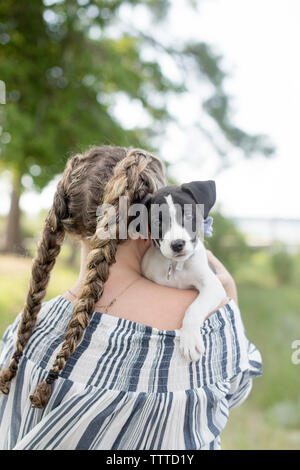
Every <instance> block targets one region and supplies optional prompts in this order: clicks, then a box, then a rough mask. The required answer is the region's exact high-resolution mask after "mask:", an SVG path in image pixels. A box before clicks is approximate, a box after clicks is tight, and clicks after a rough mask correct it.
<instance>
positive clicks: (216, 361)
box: [0, 295, 262, 450]
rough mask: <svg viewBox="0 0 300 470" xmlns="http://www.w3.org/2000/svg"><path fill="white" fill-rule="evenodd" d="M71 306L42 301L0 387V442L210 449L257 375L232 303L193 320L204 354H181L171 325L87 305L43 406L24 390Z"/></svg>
mask: <svg viewBox="0 0 300 470" xmlns="http://www.w3.org/2000/svg"><path fill="white" fill-rule="evenodd" d="M73 308H74V304H73V303H72V302H70V301H69V300H66V299H65V298H64V297H62V296H61V295H59V296H57V297H55V298H53V299H51V300H49V301H47V302H44V303H43V305H42V308H41V311H40V313H39V316H38V322H37V325H36V328H35V330H34V332H33V333H32V335H31V337H30V339H29V342H28V344H27V346H26V348H25V350H24V354H23V356H22V358H21V360H20V363H19V370H18V373H17V376H16V377H15V378H14V379H13V380H12V383H11V387H10V392H9V394H8V395H3V394H0V449H48V450H49V449H90V450H92V449H105V450H117V449H120V450H133V449H137V450H141V449H147V450H187V449H189V450H198V449H199V450H200V449H220V433H221V431H222V430H223V429H224V427H225V425H226V422H227V420H228V414H229V409H230V408H231V407H233V406H236V405H239V404H240V403H242V402H243V401H244V400H245V399H246V398H247V396H248V395H249V392H250V390H251V387H252V379H253V377H255V376H258V375H261V373H262V361H261V355H260V353H259V351H258V350H257V349H256V347H255V346H254V345H253V344H252V343H251V342H250V341H249V340H248V339H247V337H246V335H245V330H244V325H243V322H242V319H241V315H240V312H239V308H238V306H237V305H236V303H235V302H234V301H233V300H232V299H229V300H228V303H227V304H226V305H225V306H223V307H221V308H220V309H219V310H218V311H216V312H215V313H213V314H212V315H211V316H210V317H209V318H208V319H207V320H206V321H205V322H204V324H203V326H202V327H201V333H202V335H203V340H204V345H205V351H206V352H205V355H203V356H202V358H201V359H200V360H198V361H197V362H193V363H191V362H188V361H186V360H185V359H184V358H183V357H182V356H181V354H180V351H179V336H178V331H177V330H159V329H157V328H154V327H150V326H146V325H143V324H141V323H137V322H134V321H131V320H127V319H123V318H118V317H116V316H112V315H109V314H105V313H99V312H94V313H93V315H92V317H91V321H90V325H89V327H88V328H87V329H86V330H85V332H84V336H83V339H82V340H81V342H80V344H79V345H78V347H77V349H76V351H75V353H74V354H73V355H72V356H71V357H70V359H69V360H68V361H67V363H66V367H65V369H64V370H63V371H62V372H61V373H60V375H59V378H58V379H57V380H56V381H55V382H54V384H53V385H52V388H53V390H52V395H51V397H50V400H49V402H48V404H47V405H46V407H45V408H44V409H36V408H32V407H31V403H30V400H29V396H30V395H31V394H32V393H33V392H34V390H35V388H36V386H37V384H38V383H40V382H41V381H42V380H44V379H45V378H46V376H47V374H48V371H49V370H50V369H51V368H52V364H53V361H54V359H55V356H56V354H57V353H58V352H59V350H60V348H61V344H62V342H63V339H64V334H65V331H66V329H67V326H68V323H69V321H70V318H71V316H72V312H73ZM20 316H21V314H19V315H18V316H17V318H16V319H15V321H14V323H13V324H12V325H10V326H9V327H8V328H7V330H6V332H5V334H4V336H3V341H2V352H1V356H0V367H1V368H2V367H5V366H7V365H8V364H9V361H10V359H11V356H12V354H13V352H14V350H15V341H16V333H17V327H18V323H19V320H20Z"/></svg>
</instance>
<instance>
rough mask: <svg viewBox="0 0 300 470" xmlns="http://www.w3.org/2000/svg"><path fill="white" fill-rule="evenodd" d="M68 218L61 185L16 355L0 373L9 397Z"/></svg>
mask: <svg viewBox="0 0 300 470" xmlns="http://www.w3.org/2000/svg"><path fill="white" fill-rule="evenodd" d="M66 216H67V207H66V203H65V198H64V191H63V188H62V184H59V185H58V188H57V191H56V193H55V196H54V201H53V206H52V207H51V209H50V210H49V212H48V215H47V218H46V221H45V224H44V228H43V232H42V237H41V240H40V242H39V245H38V248H37V254H36V257H35V259H34V260H33V265H32V272H31V278H30V284H29V291H28V294H27V298H26V303H25V305H24V308H23V311H22V316H21V319H20V323H19V326H18V333H17V341H16V351H15V353H14V354H13V357H12V359H11V361H10V364H9V366H8V368H6V369H3V370H1V372H0V390H1V391H2V392H3V393H4V394H6V395H7V394H8V393H9V382H10V381H11V380H12V379H13V378H14V377H15V376H16V374H17V371H18V364H19V360H20V358H21V356H22V354H23V350H24V348H25V346H26V344H27V342H28V340H29V338H30V336H31V334H32V332H33V330H34V327H35V324H36V321H37V316H38V313H39V311H40V308H41V304H42V300H43V298H44V297H45V294H46V288H47V285H48V283H49V279H50V272H51V270H52V268H53V266H54V264H55V260H56V257H57V255H58V254H59V252H60V249H61V245H62V243H63V240H64V236H65V231H64V228H63V225H62V219H64V218H65V217H66Z"/></svg>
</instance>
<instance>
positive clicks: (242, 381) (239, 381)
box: [226, 340, 262, 408]
mask: <svg viewBox="0 0 300 470" xmlns="http://www.w3.org/2000/svg"><path fill="white" fill-rule="evenodd" d="M247 343H248V348H247V349H248V366H247V368H245V369H243V370H242V371H241V372H239V373H238V374H236V375H235V376H233V377H232V378H231V379H230V389H229V392H228V394H227V396H226V398H227V401H228V405H229V408H233V407H235V406H239V405H241V404H242V403H243V402H244V401H245V400H246V399H247V397H248V396H249V394H250V392H251V389H252V384H253V378H254V377H258V376H260V375H262V358H261V355H260V352H259V351H258V349H257V348H256V347H255V345H254V344H253V343H251V342H250V341H248V340H247Z"/></svg>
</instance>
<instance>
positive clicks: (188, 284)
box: [141, 181, 226, 361]
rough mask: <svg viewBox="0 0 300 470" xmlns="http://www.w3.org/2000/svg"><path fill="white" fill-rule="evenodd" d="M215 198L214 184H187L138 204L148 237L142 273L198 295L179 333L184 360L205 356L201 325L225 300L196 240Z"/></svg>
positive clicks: (162, 191) (151, 196)
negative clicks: (145, 211) (196, 291)
mask: <svg viewBox="0 0 300 470" xmlns="http://www.w3.org/2000/svg"><path fill="white" fill-rule="evenodd" d="M215 200H216V188H215V183H214V181H192V182H190V183H185V184H182V185H181V186H176V185H171V186H166V187H164V188H161V189H159V190H158V191H156V192H155V193H153V194H147V196H146V197H145V198H144V200H143V201H142V203H143V204H144V207H145V208H146V210H147V216H148V227H149V231H150V236H151V239H152V245H151V246H150V248H149V249H148V250H147V251H146V253H145V255H144V257H143V260H142V264H141V270H142V274H143V275H144V276H145V277H146V278H148V279H150V280H152V281H154V282H156V283H158V284H162V285H164V286H169V287H176V288H178V289H197V290H198V291H199V295H198V297H197V298H196V299H195V301H194V302H193V303H192V304H191V305H190V306H189V307H188V309H187V310H186V312H185V315H184V319H183V323H182V327H181V329H180V330H179V341H180V351H181V353H182V354H183V356H184V357H185V358H186V359H187V360H189V361H197V360H199V359H200V357H201V355H202V354H204V352H205V348H204V343H203V339H202V335H201V331H200V329H201V326H202V324H203V322H204V320H205V318H206V317H207V315H208V314H209V313H210V312H212V311H213V310H215V309H216V307H217V306H218V305H219V304H220V303H221V302H222V300H223V299H224V298H226V292H225V290H224V288H223V286H222V284H221V282H220V281H219V279H218V278H217V276H216V275H215V273H214V272H213V271H212V270H211V268H210V266H209V264H208V260H207V255H206V250H205V248H204V245H203V243H202V241H201V235H202V232H203V230H202V227H203V223H204V221H205V220H207V217H208V213H209V211H210V209H211V208H212V206H213V205H214V203H215Z"/></svg>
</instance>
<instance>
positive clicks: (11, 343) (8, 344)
mask: <svg viewBox="0 0 300 470" xmlns="http://www.w3.org/2000/svg"><path fill="white" fill-rule="evenodd" d="M21 315H22V312H20V313H19V314H18V315H17V317H16V318H15V320H14V322H13V323H11V324H10V325H9V326H8V327H7V328H6V330H5V332H4V334H3V337H2V339H1V340H0V351H1V352H0V370H1V369H2V368H3V367H7V366H8V364H9V362H10V359H11V356H12V354H13V351H14V348H15V344H16V339H17V332H18V326H19V322H20V319H21Z"/></svg>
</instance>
